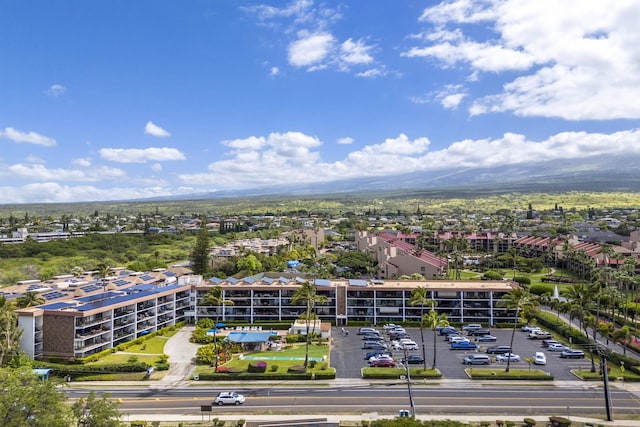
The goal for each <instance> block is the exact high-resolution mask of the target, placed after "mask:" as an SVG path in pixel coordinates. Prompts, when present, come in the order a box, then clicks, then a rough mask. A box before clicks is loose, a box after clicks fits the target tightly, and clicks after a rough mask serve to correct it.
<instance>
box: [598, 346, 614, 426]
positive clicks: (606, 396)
mask: <svg viewBox="0 0 640 427" xmlns="http://www.w3.org/2000/svg"><path fill="white" fill-rule="evenodd" d="M599 350H600V364H601V365H602V381H603V383H604V384H603V385H604V387H603V388H604V406H605V410H606V411H607V421H613V416H612V415H611V397H610V396H609V373H608V372H607V350H606V349H605V348H600V349H599Z"/></svg>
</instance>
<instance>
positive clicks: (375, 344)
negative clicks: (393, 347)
mask: <svg viewBox="0 0 640 427" xmlns="http://www.w3.org/2000/svg"><path fill="white" fill-rule="evenodd" d="M362 348H364V349H367V348H370V349H372V350H387V349H388V348H389V347H387V345H386V344H385V343H383V342H380V341H365V342H364V343H363V344H362Z"/></svg>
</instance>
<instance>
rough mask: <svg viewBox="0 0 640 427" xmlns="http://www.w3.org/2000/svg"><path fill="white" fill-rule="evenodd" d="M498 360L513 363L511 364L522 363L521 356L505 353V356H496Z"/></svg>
mask: <svg viewBox="0 0 640 427" xmlns="http://www.w3.org/2000/svg"><path fill="white" fill-rule="evenodd" d="M496 360H497V361H498V362H506V361H508V360H509V361H511V362H519V361H520V356H518V355H517V354H513V353H504V354H499V355H497V356H496Z"/></svg>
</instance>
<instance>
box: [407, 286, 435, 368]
mask: <svg viewBox="0 0 640 427" xmlns="http://www.w3.org/2000/svg"><path fill="white" fill-rule="evenodd" d="M429 303H431V305H432V307H433V304H435V302H434V301H433V299H431V297H430V296H429V291H428V290H427V288H425V287H423V286H418V287H417V288H415V289H413V290H412V291H411V298H409V305H412V306H416V305H419V306H420V340H421V342H422V358H423V363H424V369H425V370H426V369H427V350H426V349H425V346H424V306H425V305H427V304H429Z"/></svg>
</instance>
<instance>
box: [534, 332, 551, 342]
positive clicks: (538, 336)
mask: <svg viewBox="0 0 640 427" xmlns="http://www.w3.org/2000/svg"><path fill="white" fill-rule="evenodd" d="M550 338H551V332H546V331H533V332H531V333H530V334H529V339H530V340H545V339H550Z"/></svg>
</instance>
